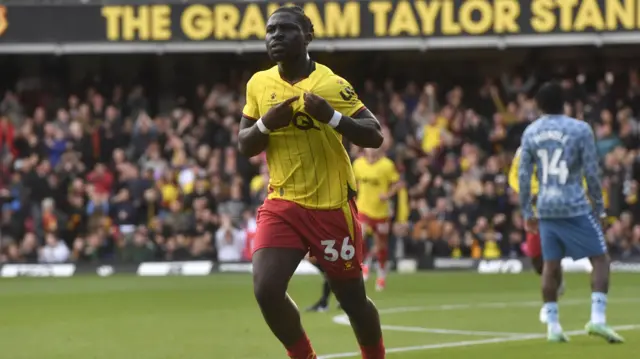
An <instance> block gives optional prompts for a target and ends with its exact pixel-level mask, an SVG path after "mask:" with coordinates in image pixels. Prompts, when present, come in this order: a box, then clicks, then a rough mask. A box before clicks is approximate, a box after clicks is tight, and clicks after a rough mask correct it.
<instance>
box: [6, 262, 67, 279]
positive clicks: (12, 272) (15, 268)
mask: <svg viewBox="0 0 640 359" xmlns="http://www.w3.org/2000/svg"><path fill="white" fill-rule="evenodd" d="M75 272H76V266H75V264H66V263H65V264H5V265H3V266H2V267H0V277H2V278H14V277H71V276H73V275H74V274H75Z"/></svg>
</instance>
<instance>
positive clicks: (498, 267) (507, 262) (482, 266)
mask: <svg viewBox="0 0 640 359" xmlns="http://www.w3.org/2000/svg"><path fill="white" fill-rule="evenodd" d="M523 269H524V264H523V262H522V261H521V260H519V259H492V260H481V261H480V262H479V263H478V273H480V274H497V273H508V274H520V273H522V271H523Z"/></svg>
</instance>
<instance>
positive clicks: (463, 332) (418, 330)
mask: <svg viewBox="0 0 640 359" xmlns="http://www.w3.org/2000/svg"><path fill="white" fill-rule="evenodd" d="M381 327H382V330H393V331H397V332H413V333H433V334H451V335H469V336H481V337H517V336H522V335H527V333H506V332H485V331H481V330H455V329H439V328H423V327H405V326H400V325H382V326H381Z"/></svg>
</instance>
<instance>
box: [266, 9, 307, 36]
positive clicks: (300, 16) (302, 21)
mask: <svg viewBox="0 0 640 359" xmlns="http://www.w3.org/2000/svg"><path fill="white" fill-rule="evenodd" d="M279 12H284V13H288V14H292V15H294V16H295V17H296V21H297V22H298V24H299V25H300V27H301V28H302V31H304V32H306V33H309V34H311V36H312V37H313V35H314V33H313V23H312V22H311V19H309V17H308V16H307V15H306V14H305V13H304V10H303V9H302V8H301V7H300V6H297V5H292V6H281V7H279V8H278V9H277V10H276V11H274V12H273V13H274V14H276V13H279Z"/></svg>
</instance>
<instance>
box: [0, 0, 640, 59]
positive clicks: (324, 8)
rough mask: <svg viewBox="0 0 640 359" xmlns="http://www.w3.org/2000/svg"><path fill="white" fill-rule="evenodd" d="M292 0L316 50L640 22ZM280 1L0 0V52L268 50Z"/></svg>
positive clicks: (620, 28)
mask: <svg viewBox="0 0 640 359" xmlns="http://www.w3.org/2000/svg"><path fill="white" fill-rule="evenodd" d="M295 3H296V4H298V5H300V6H302V7H303V8H304V10H305V13H306V15H307V16H308V17H309V18H310V20H311V21H312V23H313V25H314V36H315V40H314V41H313V42H312V43H311V47H312V48H314V49H318V50H327V49H338V50H340V49H349V50H371V49H378V50H383V49H398V48H406V49H421V50H425V49H428V48H450V47H473V46H482V47H487V46H511V45H519V46H549V45H554V44H555V45H563V44H573V45H577V44H597V43H605V44H606V43H609V42H611V43H633V42H635V41H637V36H638V31H639V30H640V16H638V13H639V12H640V9H639V7H640V4H639V3H638V1H637V0H580V1H578V0H567V1H555V0H521V1H515V0H446V1H444V0H413V1H391V0H389V1H307V2H295ZM279 6H280V3H275V2H212V3H206V2H203V3H196V4H193V3H190V4H147V5H104V6H103V5H82V6H72V5H39V6H15V5H6V6H0V44H3V46H0V51H2V52H21V51H22V52H53V51H56V52H70V53H74V52H75V53H89V52H165V51H167V52H184V51H207V52H211V51H226V52H228V51H233V52H237V51H264V37H265V34H266V23H267V20H268V17H269V15H270V14H271V13H272V12H273V11H275V9H277V8H278V7H279ZM530 35H538V36H533V37H532V36H530ZM354 40H357V41H354Z"/></svg>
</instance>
